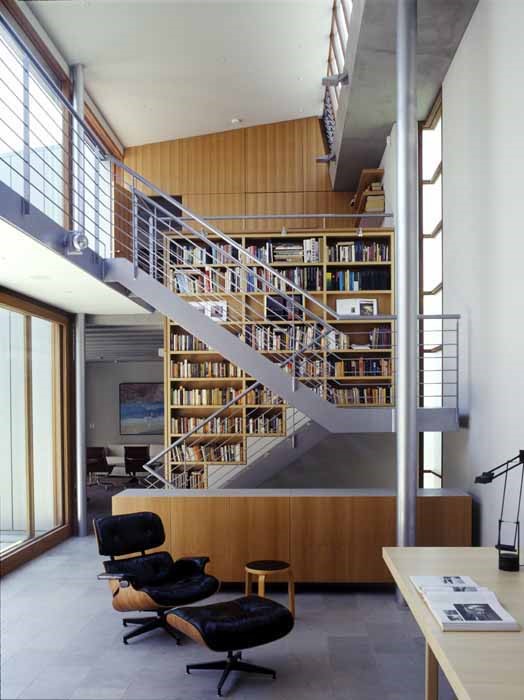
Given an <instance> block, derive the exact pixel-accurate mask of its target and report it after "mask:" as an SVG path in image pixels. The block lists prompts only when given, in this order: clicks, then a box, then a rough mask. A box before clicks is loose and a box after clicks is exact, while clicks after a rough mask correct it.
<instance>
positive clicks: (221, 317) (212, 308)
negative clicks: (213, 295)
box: [206, 301, 227, 323]
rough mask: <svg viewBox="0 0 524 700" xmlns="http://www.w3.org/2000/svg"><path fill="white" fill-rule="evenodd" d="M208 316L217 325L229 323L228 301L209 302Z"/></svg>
mask: <svg viewBox="0 0 524 700" xmlns="http://www.w3.org/2000/svg"><path fill="white" fill-rule="evenodd" d="M206 316H209V318H210V319H211V320H212V321H216V322H217V323H225V322H226V321H227V301H208V302H207V304H206Z"/></svg>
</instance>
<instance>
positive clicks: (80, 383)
mask: <svg viewBox="0 0 524 700" xmlns="http://www.w3.org/2000/svg"><path fill="white" fill-rule="evenodd" d="M85 367H86V350H85V315H84V314H77V315H76V319H75V420H76V426H75V427H76V431H75V432H76V517H77V529H78V535H79V536H80V537H85V536H86V535H87V468H86V451H87V450H86V374H85Z"/></svg>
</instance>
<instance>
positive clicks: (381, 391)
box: [327, 385, 391, 406]
mask: <svg viewBox="0 0 524 700" xmlns="http://www.w3.org/2000/svg"><path fill="white" fill-rule="evenodd" d="M327 398H328V401H331V402H332V403H335V404H342V405H356V406H360V405H365V404H378V405H380V406H387V405H389V404H390V403H391V387H389V386H352V387H348V388H340V387H335V386H332V385H328V387H327Z"/></svg>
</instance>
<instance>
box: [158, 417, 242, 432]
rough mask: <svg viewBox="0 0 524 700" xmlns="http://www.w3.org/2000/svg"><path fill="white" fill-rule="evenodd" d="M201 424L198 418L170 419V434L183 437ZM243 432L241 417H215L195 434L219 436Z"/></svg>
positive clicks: (200, 419)
mask: <svg viewBox="0 0 524 700" xmlns="http://www.w3.org/2000/svg"><path fill="white" fill-rule="evenodd" d="M201 422H202V418H200V417H199V416H178V417H173V418H171V432H172V433H173V434H175V435H179V434H180V435H183V434H185V433H188V432H189V431H190V430H193V428H196V427H197V426H198V425H200V423H201ZM242 430H243V419H242V416H222V417H218V416H217V417H216V418H213V419H212V420H210V421H209V422H208V423H206V424H205V425H204V426H202V428H201V429H200V430H199V431H198V433H195V434H196V435H219V434H220V433H241V432H242Z"/></svg>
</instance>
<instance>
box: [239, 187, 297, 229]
mask: <svg viewBox="0 0 524 700" xmlns="http://www.w3.org/2000/svg"><path fill="white" fill-rule="evenodd" d="M303 213H304V193H303V192H269V193H261V194H246V214H248V215H249V214H303ZM303 224H304V219H270V220H264V219H253V220H248V221H247V222H246V231H262V232H267V231H280V229H281V228H282V226H285V227H286V228H287V229H293V228H304V226H303Z"/></svg>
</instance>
